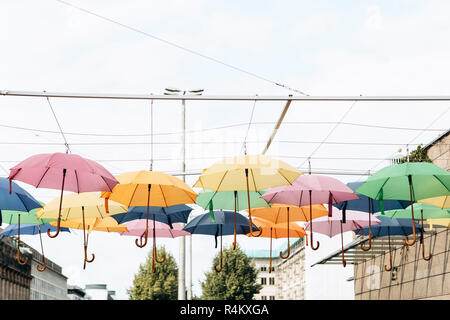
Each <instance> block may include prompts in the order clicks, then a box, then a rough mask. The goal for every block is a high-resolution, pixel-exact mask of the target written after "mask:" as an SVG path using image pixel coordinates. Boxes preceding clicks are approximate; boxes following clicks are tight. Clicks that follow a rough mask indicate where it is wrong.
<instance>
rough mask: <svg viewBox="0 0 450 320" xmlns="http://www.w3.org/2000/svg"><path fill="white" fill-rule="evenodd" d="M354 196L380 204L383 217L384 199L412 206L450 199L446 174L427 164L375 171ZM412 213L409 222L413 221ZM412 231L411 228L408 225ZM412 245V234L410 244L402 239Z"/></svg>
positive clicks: (449, 175) (414, 237)
mask: <svg viewBox="0 0 450 320" xmlns="http://www.w3.org/2000/svg"><path fill="white" fill-rule="evenodd" d="M356 192H357V193H361V194H364V195H366V196H368V197H369V198H372V199H376V200H381V201H380V204H381V205H382V206H381V213H383V211H384V208H383V200H384V199H395V200H409V201H410V204H411V205H412V204H413V203H414V202H415V201H418V200H422V199H426V198H432V197H437V196H446V195H450V172H448V171H446V170H444V169H442V168H439V167H438V166H436V165H434V164H432V163H428V162H406V163H403V164H396V165H392V166H388V167H385V168H383V169H381V170H379V171H377V172H376V173H375V174H374V175H372V176H371V177H370V178H369V179H367V180H366V182H364V184H363V185H362V186H361V187H359V188H358V189H357V190H356ZM412 211H413V210H411V219H414V213H413V212H412ZM412 227H413V228H414V227H415V225H414V224H412ZM415 242H416V233H415V232H413V241H412V242H409V241H408V237H406V238H405V243H406V244H407V245H408V246H412V245H413V244H414V243H415Z"/></svg>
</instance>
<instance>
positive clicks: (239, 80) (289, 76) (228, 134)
mask: <svg viewBox="0 0 450 320" xmlns="http://www.w3.org/2000/svg"><path fill="white" fill-rule="evenodd" d="M71 3H73V4H74V5H78V6H81V7H83V8H86V9H89V10H92V11H94V12H97V13H99V14H101V15H104V16H106V17H109V18H111V19H115V20H117V21H120V22H121V23H124V24H128V25H130V26H133V27H135V28H138V29H140V30H143V31H146V32H148V33H150V34H153V35H155V36H158V37H160V38H163V39H166V40H169V41H172V42H174V43H177V44H179V45H182V46H185V47H187V48H190V49H193V50H195V51H198V52H200V53H202V54H205V55H209V56H212V57H214V58H216V59H219V60H222V61H224V62H227V63H229V64H232V65H234V66H237V67H240V68H243V69H246V70H248V71H251V72H254V73H256V74H258V75H261V76H263V77H266V78H269V79H271V80H273V81H277V82H280V83H284V84H286V85H288V86H290V87H293V88H297V89H299V90H301V91H304V92H306V93H308V94H310V95H360V94H361V95H448V74H449V73H450V61H449V59H448V56H449V54H450V43H449V42H448V41H447V40H448V30H450V21H449V20H448V14H449V10H450V3H449V2H448V1H410V0H409V1H405V0H402V1H401V0H399V1H395V2H394V1H364V2H362V1H361V2H358V3H355V2H354V1H339V2H335V1H314V2H311V1H276V2H269V1H246V2H242V1H215V2H210V1H205V0H202V1H189V2H186V1H180V0H178V1H171V0H169V1H159V2H157V1H127V2H124V1H117V0H115V1H106V0H95V1H94V0H91V1H87V0H84V1H80V0H71ZM0 29H1V30H3V32H2V45H1V50H0V61H1V62H2V63H1V64H2V68H1V72H0V90H35V91H43V90H46V91H62V92H92V93H94V92H108V93H142V94H147V93H154V94H161V93H163V91H164V88H166V87H178V88H183V89H193V88H203V89H205V93H204V94H205V95H218V94H223V95H255V94H258V95H285V96H286V95H288V94H291V93H292V92H290V91H287V90H285V89H283V88H280V87H277V86H275V85H272V84H270V83H268V82H265V81H262V80H258V79H256V78H254V77H251V76H248V75H246V74H243V73H240V72H238V71H235V70H232V69H229V68H227V67H225V66H223V65H220V64H217V63H213V62H211V61H209V60H205V59H203V58H201V57H198V56H195V55H192V54H189V53H186V52H185V51H182V50H179V49H176V48H174V47H171V46H169V45H167V44H165V43H162V42H160V41H157V40H154V39H151V38H149V37H145V36H144V35H142V34H139V33H136V32H132V31H130V30H128V29H125V28H122V27H120V26H117V25H115V24H112V23H108V22H105V21H104V20H101V19H99V18H96V17H93V16H91V15H88V14H85V13H82V12H79V11H77V10H76V9H73V8H70V7H67V6H65V5H63V4H61V3H60V2H57V1H55V0H39V1H31V0H28V1H26V0H19V1H18V0H15V1H12V0H10V1H8V0H4V1H2V2H0ZM292 94H295V93H292ZM51 102H52V105H53V108H54V109H55V112H56V114H57V116H58V119H59V121H60V123H61V126H62V128H63V130H64V131H65V132H67V133H91V134H94V133H96V134H149V133H150V121H149V120H150V109H149V102H148V101H126V100H123V101H120V100H95V99H92V100H76V99H51ZM186 105H187V120H186V123H187V130H188V131H189V130H199V129H207V128H213V127H219V126H224V125H231V124H242V125H241V126H236V127H232V128H228V129H223V130H212V131H203V132H200V133H195V134H188V135H187V137H186V141H187V146H186V157H187V171H200V170H201V169H203V168H205V167H208V166H210V165H212V164H213V163H214V161H216V160H219V159H220V158H222V157H223V156H234V155H237V154H240V153H241V148H242V141H243V138H244V137H245V134H246V129H247V123H248V121H249V119H250V114H251V111H252V107H253V102H227V103H226V102H190V101H188V102H187V104H186ZM351 105H352V103H349V102H340V103H336V102H333V103H332V102H330V103H321V102H310V103H304V102H303V103H301V102H295V103H292V105H291V107H290V109H289V111H288V113H287V115H286V117H285V122H286V123H285V124H283V126H282V127H281V129H280V130H279V132H278V134H277V137H276V140H281V141H286V140H290V141H322V140H323V139H324V138H325V137H327V135H328V134H329V133H330V131H331V130H332V129H333V128H334V126H335V125H334V124H292V123H289V122H300V121H301V122H318V121H321V122H337V121H339V120H340V119H341V118H342V116H343V115H344V114H345V113H346V112H347V111H348V110H349V108H350V106H351ZM283 106H284V104H283V103H279V102H274V103H269V102H258V103H257V104H256V107H255V113H254V117H253V122H258V123H260V122H270V123H269V124H267V123H266V124H255V125H253V126H251V128H250V131H249V134H248V141H260V143H249V144H248V153H260V152H261V151H262V150H263V148H264V146H265V143H266V141H267V139H268V137H269V136H270V134H271V132H272V129H273V127H274V122H276V121H277V120H278V117H279V115H280V113H281V111H282V109H283ZM0 108H1V111H2V112H1V117H0V134H1V136H2V137H3V138H0V152H1V156H0V172H1V175H3V176H6V175H7V174H8V173H9V168H11V167H12V166H13V165H14V164H16V163H17V162H19V161H21V160H23V159H25V158H26V157H28V156H30V155H33V154H37V153H46V152H64V151H65V148H64V146H63V145H49V143H59V144H61V143H63V140H62V137H61V135H59V134H54V133H44V132H38V131H32V130H31V131H30V130H28V131H25V130H19V129H12V128H8V127H6V126H16V127H25V128H33V129H36V130H50V131H58V127H57V124H56V122H55V120H54V118H53V116H52V113H51V111H50V108H49V106H48V104H47V101H46V100H45V99H43V98H19V97H5V96H1V97H0ZM449 108H450V104H449V103H448V102H429V103H424V102H409V103H400V102H395V103H394V102H392V103H381V102H358V103H356V104H355V105H353V107H352V109H351V111H350V112H349V113H348V114H347V116H346V117H345V118H344V119H343V122H348V123H358V124H370V125H379V126H391V127H408V128H429V129H439V130H435V131H414V130H393V129H377V128H367V127H358V126H352V125H345V124H341V125H340V126H338V127H337V128H336V129H335V131H333V133H332V134H331V135H330V136H329V137H328V140H327V141H334V142H366V143H368V142H371V143H373V142H377V143H390V144H392V145H381V146H374V145H332V144H324V145H322V146H321V147H320V148H319V149H318V151H317V152H315V153H314V155H313V159H312V161H311V164H312V168H313V169H322V168H323V169H341V170H346V171H348V170H369V169H370V170H375V171H376V170H378V169H380V168H382V167H383V166H385V165H387V164H388V162H387V161H380V160H376V159H385V158H388V157H390V156H392V155H393V154H396V153H397V150H398V149H399V148H402V149H403V150H402V154H405V150H406V148H405V145H406V144H408V143H412V144H418V143H423V144H426V143H428V142H430V141H431V140H433V139H434V138H436V137H437V136H438V134H439V133H442V132H443V131H444V130H445V129H447V128H448V123H449V120H450V112H448V111H449ZM180 130H181V107H180V102H161V101H156V102H155V103H154V133H170V132H179V131H180ZM66 137H67V140H68V142H69V145H70V146H71V150H72V152H73V153H77V154H80V155H82V156H84V157H87V158H90V159H93V160H116V161H99V162H100V163H102V165H104V166H105V167H106V168H107V169H108V170H110V171H111V172H112V173H113V174H119V173H122V172H126V171H133V170H140V169H148V167H149V161H148V160H149V159H150V148H149V145H148V144H134V145H126V144H119V145H117V144H116V145H111V144H109V145H104V144H103V145H99V144H97V145H77V143H113V142H114V143H117V142H123V143H131V142H133V143H136V142H145V143H148V142H149V141H150V137H149V136H140V137H99V136H92V135H90V136H80V135H73V134H67V136H66ZM154 141H155V143H158V142H159V143H162V142H172V143H174V142H180V135H177V134H172V135H155V136H154ZM200 141H216V142H217V143H215V144H191V143H192V142H200ZM223 141H231V142H234V143H227V144H224V143H220V142H223ZM6 142H7V143H13V144H5V143H6ZM23 143H29V144H23ZM317 146H318V144H292V143H277V142H274V143H273V144H272V146H271V148H270V149H269V151H268V154H269V155H271V156H273V157H276V158H279V159H282V160H285V161H287V162H288V163H290V164H291V165H294V166H300V167H301V169H306V168H307V163H304V158H299V157H308V156H309V155H311V153H312V152H313V151H314V149H316V147H317ZM414 147H415V146H412V147H411V148H414ZM180 150H181V147H180V144H165V145H164V144H155V146H154V158H155V159H172V160H155V164H154V168H153V169H154V170H161V171H171V172H173V171H179V170H180V169H181V161H180V158H181V153H180ZM296 157H297V158H296ZM314 157H319V158H325V157H328V158H333V157H341V158H342V157H343V158H366V159H360V160H350V159H343V160H336V159H314ZM192 158H196V159H192ZM198 158H204V159H198ZM367 158H370V159H367ZM120 159H122V160H146V161H117V160H120ZM335 177H336V178H338V179H340V180H341V181H343V182H349V181H354V180H364V179H365V177H364V176H335ZM195 180H196V177H194V176H190V177H188V178H187V183H188V184H190V185H192V184H193V183H194V182H195ZM21 185H23V186H25V187H26V188H27V190H29V191H30V192H31V193H32V194H33V195H34V196H35V197H36V198H37V199H39V200H42V201H44V202H47V201H49V200H51V199H53V198H54V197H56V196H58V192H57V191H54V190H44V189H35V188H33V187H30V186H26V185H24V184H21ZM201 212H202V211H201V210H197V211H196V212H194V213H193V215H196V214H199V213H201ZM231 238H232V237H229V239H228V238H227V239H226V241H225V243H228V244H229V243H231ZM240 238H241V239H240V241H239V242H240V243H241V245H242V246H245V248H249V249H251V248H266V247H267V246H268V240H267V239H246V238H243V237H240ZM317 238H318V239H321V242H322V244H321V248H320V249H319V251H318V252H314V253H311V252H310V249H309V248H308V249H307V250H308V257H307V265H311V264H312V263H314V262H315V261H317V260H318V259H320V258H321V257H323V256H325V255H327V254H329V253H330V251H331V250H333V249H336V248H339V244H340V238H339V237H336V238H333V239H331V240H326V239H325V238H323V239H322V238H321V237H320V236H319V235H318V236H317ZM24 240H25V241H26V242H27V243H29V244H30V245H32V246H34V247H35V248H37V249H38V248H39V238H34V237H30V236H28V237H24ZM350 240H351V234H346V242H348V241H350ZM158 243H159V244H165V245H166V246H167V248H168V249H169V250H170V252H172V253H173V255H174V256H175V258H176V259H177V260H178V240H177V239H175V240H173V239H159V240H158ZM44 245H45V250H46V254H47V255H48V257H49V258H50V259H52V260H54V261H55V262H56V263H58V264H60V265H61V266H62V267H63V272H64V273H65V274H66V275H67V276H68V277H69V283H70V284H76V285H79V286H84V284H86V283H106V284H108V288H109V289H110V290H116V292H117V297H118V298H121V299H126V298H127V295H126V289H127V288H129V287H130V286H131V282H132V279H133V276H134V273H135V272H136V271H137V269H138V266H139V264H140V263H142V262H143V261H144V260H145V257H146V255H147V253H148V251H149V250H150V249H151V246H150V245H148V246H147V247H146V248H145V249H139V248H137V247H136V246H135V245H134V238H132V237H126V238H125V237H120V236H119V235H115V234H105V233H94V234H92V236H91V238H90V249H89V251H91V252H95V254H96V260H95V261H94V262H93V263H91V264H89V265H88V266H87V268H86V270H84V271H83V270H82V265H83V263H82V261H83V260H82V259H83V258H82V257H83V249H82V232H80V231H78V232H74V233H73V234H61V235H60V236H58V238H56V239H49V238H48V237H46V236H45V237H44ZM193 248H194V249H193V285H194V294H196V295H200V294H201V287H200V285H199V282H200V281H201V280H202V279H203V274H204V272H205V271H206V270H208V269H209V268H210V266H211V260H212V258H213V256H214V255H215V254H216V252H217V251H216V249H214V238H213V237H206V236H194V241H193ZM351 275H352V267H351V266H347V268H345V270H344V269H343V268H342V267H340V266H318V267H314V268H308V270H307V276H308V280H307V281H308V283H307V295H308V298H322V299H332V298H334V299H339V298H342V299H350V298H352V296H353V283H352V282H347V281H345V280H346V279H347V278H348V277H350V276H351Z"/></svg>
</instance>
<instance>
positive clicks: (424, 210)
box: [382, 203, 450, 261]
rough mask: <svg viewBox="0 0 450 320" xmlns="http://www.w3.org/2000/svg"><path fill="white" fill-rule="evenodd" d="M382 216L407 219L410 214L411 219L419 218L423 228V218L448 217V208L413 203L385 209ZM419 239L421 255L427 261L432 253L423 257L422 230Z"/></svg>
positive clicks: (449, 214)
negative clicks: (395, 208)
mask: <svg viewBox="0 0 450 320" xmlns="http://www.w3.org/2000/svg"><path fill="white" fill-rule="evenodd" d="M382 216H386V217H388V218H397V219H408V218H410V217H411V216H412V217H413V219H415V220H420V222H421V225H422V229H423V220H424V219H442V218H450V209H441V208H439V207H435V206H432V205H431V204H427V203H414V204H413V205H412V206H409V207H407V208H406V209H402V210H389V211H385V212H384V213H382ZM420 239H421V241H420V242H421V244H422V257H423V259H424V260H426V261H428V260H430V259H431V256H432V253H431V252H430V255H429V256H428V257H427V258H426V257H425V244H424V242H423V232H421V236H420Z"/></svg>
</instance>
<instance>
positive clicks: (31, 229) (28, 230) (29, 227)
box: [0, 220, 70, 272]
mask: <svg viewBox="0 0 450 320" xmlns="http://www.w3.org/2000/svg"><path fill="white" fill-rule="evenodd" d="M36 221H37V220H36ZM48 229H51V231H56V229H57V227H54V226H52V225H50V224H49V223H44V224H40V225H39V224H28V223H27V224H23V225H22V226H21V225H20V224H10V225H9V226H7V227H6V228H5V229H4V230H3V231H2V232H0V235H2V236H16V235H17V236H18V237H19V238H18V240H17V250H18V251H20V250H19V246H20V234H21V233H22V234H30V235H34V234H39V239H40V240H41V250H42V263H43V267H42V268H41V267H40V265H37V266H36V268H37V269H38V271H41V272H42V271H44V270H45V269H46V268H47V262H46V261H45V255H44V246H43V244H42V237H41V233H43V232H44V233H45V232H47V230H48ZM60 231H67V232H70V230H69V229H68V228H60ZM18 259H19V258H18ZM27 262H28V258H27V259H26V260H25V264H26V263H27Z"/></svg>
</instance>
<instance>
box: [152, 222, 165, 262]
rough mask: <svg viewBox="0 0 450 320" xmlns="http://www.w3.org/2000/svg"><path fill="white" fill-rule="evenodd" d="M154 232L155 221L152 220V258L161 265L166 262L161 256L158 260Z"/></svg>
mask: <svg viewBox="0 0 450 320" xmlns="http://www.w3.org/2000/svg"><path fill="white" fill-rule="evenodd" d="M155 233H156V231H155V220H153V256H154V259H155V261H156V262H158V263H163V262H164V261H166V255H163V256H162V259H161V260H158V250H157V249H156V234H155Z"/></svg>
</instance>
